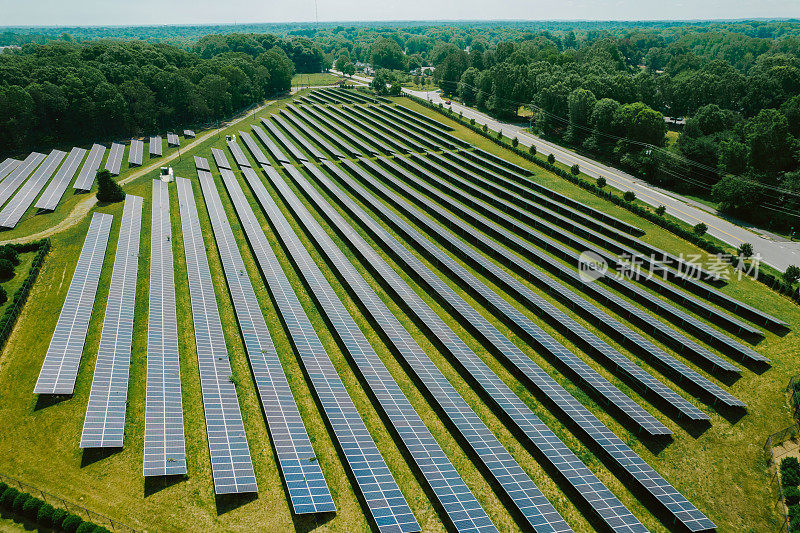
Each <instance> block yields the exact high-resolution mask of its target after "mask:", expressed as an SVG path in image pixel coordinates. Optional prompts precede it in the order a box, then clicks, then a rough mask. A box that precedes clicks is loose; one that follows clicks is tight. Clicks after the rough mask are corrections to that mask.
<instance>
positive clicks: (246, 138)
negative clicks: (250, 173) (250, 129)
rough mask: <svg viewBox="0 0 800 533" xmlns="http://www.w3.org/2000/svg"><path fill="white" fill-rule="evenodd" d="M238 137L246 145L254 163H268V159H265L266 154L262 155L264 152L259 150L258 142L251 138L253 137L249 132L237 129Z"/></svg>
mask: <svg viewBox="0 0 800 533" xmlns="http://www.w3.org/2000/svg"><path fill="white" fill-rule="evenodd" d="M239 138H240V139H242V141H243V142H244V144H245V146H247V149H248V150H249V151H250V155H252V156H253V159H255V160H256V163H258V164H259V165H269V159H267V156H266V155H264V152H262V151H261V148H259V147H258V144H256V141H254V140H253V137H251V136H250V134H249V133H247V132H246V131H241V130H239Z"/></svg>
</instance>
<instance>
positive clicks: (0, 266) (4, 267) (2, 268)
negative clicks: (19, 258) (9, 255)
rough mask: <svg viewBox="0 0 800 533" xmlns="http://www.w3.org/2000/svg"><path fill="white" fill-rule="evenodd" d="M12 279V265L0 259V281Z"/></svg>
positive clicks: (6, 260)
mask: <svg viewBox="0 0 800 533" xmlns="http://www.w3.org/2000/svg"><path fill="white" fill-rule="evenodd" d="M13 277H14V263H12V262H11V261H9V260H8V259H0V279H3V280H6V279H11V278H13Z"/></svg>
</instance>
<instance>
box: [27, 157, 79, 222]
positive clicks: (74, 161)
mask: <svg viewBox="0 0 800 533" xmlns="http://www.w3.org/2000/svg"><path fill="white" fill-rule="evenodd" d="M85 155H86V150H84V149H83V148H78V147H75V148H73V149H72V150H70V152H69V155H68V156H67V160H66V161H64V164H63V165H61V167H60V168H59V169H58V172H56V175H55V177H54V178H53V180H52V181H51V182H50V185H48V186H47V188H46V189H45V190H44V192H43V193H42V195H41V196H40V197H39V199H38V200H37V201H36V205H35V207H36V208H38V209H43V210H45V211H54V210H55V208H56V207H58V202H60V201H61V197H62V196H64V191H66V190H67V188H68V187H69V183H70V182H71V181H72V177H73V176H75V173H76V172H77V171H78V166H79V165H80V164H81V161H83V156H85Z"/></svg>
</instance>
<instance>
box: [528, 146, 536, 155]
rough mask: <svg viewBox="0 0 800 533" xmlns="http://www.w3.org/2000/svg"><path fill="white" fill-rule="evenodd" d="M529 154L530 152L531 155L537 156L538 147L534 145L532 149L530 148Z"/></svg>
mask: <svg viewBox="0 0 800 533" xmlns="http://www.w3.org/2000/svg"><path fill="white" fill-rule="evenodd" d="M528 152H530V154H531V155H536V145H535V144H532V145H531V147H530V148H528Z"/></svg>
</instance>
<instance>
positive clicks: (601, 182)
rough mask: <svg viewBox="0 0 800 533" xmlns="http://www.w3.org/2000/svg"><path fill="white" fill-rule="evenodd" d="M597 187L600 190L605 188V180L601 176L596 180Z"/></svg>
mask: <svg viewBox="0 0 800 533" xmlns="http://www.w3.org/2000/svg"><path fill="white" fill-rule="evenodd" d="M597 186H598V187H600V188H601V189H602V188H603V187H605V186H606V179H605V178H604V177H603V176H600V177H599V178H597Z"/></svg>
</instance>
